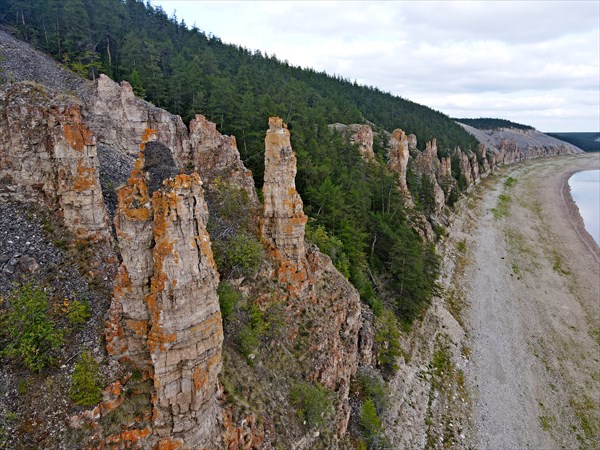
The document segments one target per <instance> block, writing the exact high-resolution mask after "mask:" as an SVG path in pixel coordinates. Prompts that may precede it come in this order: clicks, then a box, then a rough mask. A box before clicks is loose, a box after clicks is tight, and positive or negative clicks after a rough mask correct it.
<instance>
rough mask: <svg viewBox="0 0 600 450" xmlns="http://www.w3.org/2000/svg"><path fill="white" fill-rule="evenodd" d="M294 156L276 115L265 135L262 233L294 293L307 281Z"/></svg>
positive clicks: (281, 276)
mask: <svg viewBox="0 0 600 450" xmlns="http://www.w3.org/2000/svg"><path fill="white" fill-rule="evenodd" d="M295 179H296V155H295V154H294V151H293V150H292V146H291V144H290V133H289V131H288V129H287V126H286V125H285V124H284V123H283V120H281V119H280V118H279V117H271V118H269V130H268V131H267V135H266V137H265V175H264V180H265V181H264V185H263V198H264V208H263V220H262V223H261V235H262V237H263V239H264V240H265V242H266V243H267V245H268V246H269V248H270V249H271V251H272V252H273V254H274V257H275V259H276V260H277V261H278V263H279V270H278V277H279V281H280V282H282V283H284V284H287V285H288V286H289V287H290V289H291V290H294V291H295V292H297V287H298V286H299V285H300V284H301V283H302V282H304V281H305V280H306V275H307V274H306V268H305V248H304V227H305V225H306V221H307V217H306V215H305V214H304V211H303V209H302V207H303V204H302V199H301V198H300V195H299V194H298V192H297V191H296V181H295Z"/></svg>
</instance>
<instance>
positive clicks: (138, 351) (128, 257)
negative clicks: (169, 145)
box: [105, 153, 154, 369]
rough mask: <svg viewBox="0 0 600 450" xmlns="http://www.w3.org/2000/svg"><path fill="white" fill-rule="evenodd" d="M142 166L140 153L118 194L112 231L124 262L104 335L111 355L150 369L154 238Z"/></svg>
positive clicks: (142, 157)
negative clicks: (149, 300)
mask: <svg viewBox="0 0 600 450" xmlns="http://www.w3.org/2000/svg"><path fill="white" fill-rule="evenodd" d="M143 165H144V154H143V153H140V158H139V159H138V160H137V161H136V167H135V168H134V170H133V172H132V174H131V177H130V178H129V181H128V184H127V186H125V187H123V188H121V189H120V190H119V196H118V198H119V203H118V209H117V214H116V215H115V229H116V232H117V239H118V241H119V244H120V246H121V257H122V258H123V262H122V264H121V266H120V267H119V271H118V273H117V276H116V279H115V284H114V289H113V300H112V303H111V306H110V310H109V321H108V323H107V327H106V331H105V335H106V349H107V351H108V353H109V354H110V355H114V356H116V357H118V358H119V359H120V360H121V361H123V360H126V361H130V362H132V363H134V364H135V365H137V366H138V367H139V368H141V369H146V368H148V366H150V352H149V350H148V347H147V345H146V338H147V335H148V328H149V318H150V317H149V313H148V307H147V305H146V300H145V299H146V296H147V295H148V294H149V293H150V285H149V282H148V280H150V278H151V276H152V275H153V273H154V261H153V259H152V246H153V241H154V235H153V232H152V220H153V211H152V205H151V203H150V197H149V195H148V188H147V185H146V176H145V173H144V171H143Z"/></svg>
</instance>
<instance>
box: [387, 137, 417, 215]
mask: <svg viewBox="0 0 600 450" xmlns="http://www.w3.org/2000/svg"><path fill="white" fill-rule="evenodd" d="M411 136H412V137H413V138H414V144H413V145H414V147H415V148H416V145H417V140H416V137H414V135H411ZM409 141H411V140H410V139H409V136H406V134H405V133H404V131H402V130H400V129H396V130H394V132H393V133H392V135H391V136H390V142H389V151H388V165H389V167H390V170H391V171H392V172H393V173H395V174H396V176H397V181H398V189H399V190H400V192H401V193H402V194H403V195H404V197H405V200H406V202H407V203H408V205H412V197H411V195H410V191H409V190H408V185H407V184H406V169H407V167H408V158H409V156H410V153H409V149H410V145H411V144H410V142H409Z"/></svg>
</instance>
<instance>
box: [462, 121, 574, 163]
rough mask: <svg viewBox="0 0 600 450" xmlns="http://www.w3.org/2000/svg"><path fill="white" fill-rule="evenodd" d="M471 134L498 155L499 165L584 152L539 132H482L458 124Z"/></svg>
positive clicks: (516, 129)
mask: <svg viewBox="0 0 600 450" xmlns="http://www.w3.org/2000/svg"><path fill="white" fill-rule="evenodd" d="M457 123H458V124H459V125H460V126H462V127H463V128H464V129H465V130H466V131H468V132H469V133H471V134H472V135H473V136H475V138H477V140H478V141H479V142H481V143H482V144H483V145H485V146H486V147H487V148H488V150H490V151H492V152H494V153H496V152H497V153H498V154H499V155H498V156H499V158H498V161H497V163H499V164H510V163H512V162H517V161H519V160H521V159H532V158H539V157H543V156H552V155H566V154H574V153H582V152H583V150H581V149H580V148H577V147H575V146H574V145H572V144H568V143H566V142H564V141H561V140H559V139H556V138H553V137H551V136H548V135H547V134H544V133H541V132H539V131H537V130H522V129H518V128H500V129H497V130H480V129H478V128H474V127H471V126H469V125H465V124H463V123H460V122H457Z"/></svg>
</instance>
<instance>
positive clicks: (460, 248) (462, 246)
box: [456, 239, 467, 253]
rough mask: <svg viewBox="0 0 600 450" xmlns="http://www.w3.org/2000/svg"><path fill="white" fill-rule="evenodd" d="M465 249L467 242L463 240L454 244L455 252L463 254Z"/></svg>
mask: <svg viewBox="0 0 600 450" xmlns="http://www.w3.org/2000/svg"><path fill="white" fill-rule="evenodd" d="M466 249H467V240H466V239H463V240H462V241H458V242H457V243H456V250H457V251H459V252H460V253H464V251H465V250H466Z"/></svg>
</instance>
